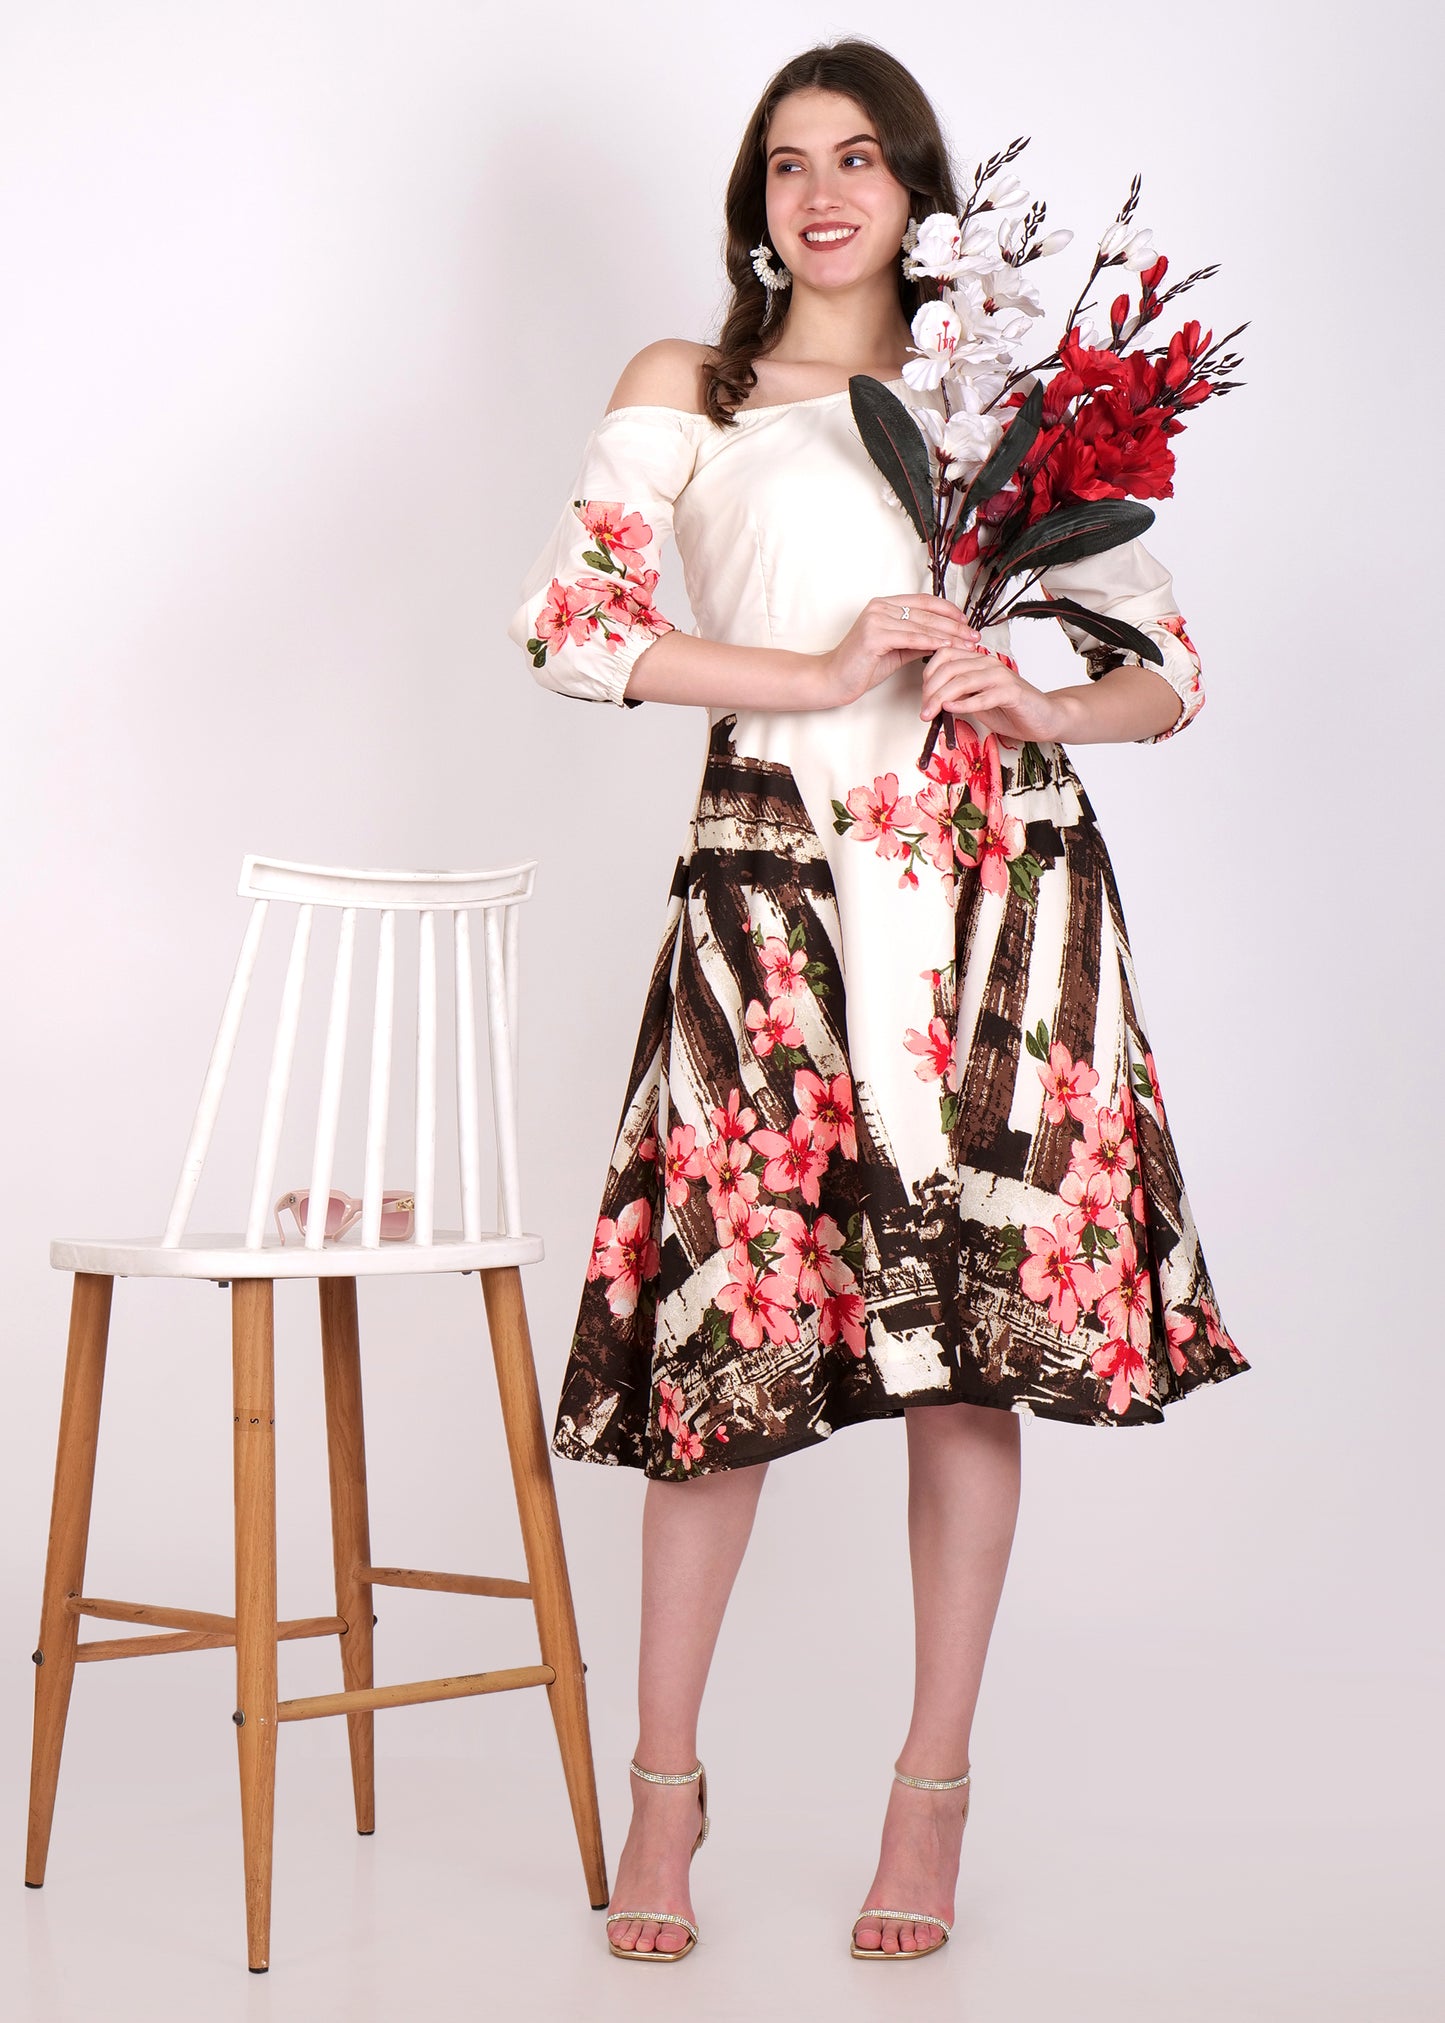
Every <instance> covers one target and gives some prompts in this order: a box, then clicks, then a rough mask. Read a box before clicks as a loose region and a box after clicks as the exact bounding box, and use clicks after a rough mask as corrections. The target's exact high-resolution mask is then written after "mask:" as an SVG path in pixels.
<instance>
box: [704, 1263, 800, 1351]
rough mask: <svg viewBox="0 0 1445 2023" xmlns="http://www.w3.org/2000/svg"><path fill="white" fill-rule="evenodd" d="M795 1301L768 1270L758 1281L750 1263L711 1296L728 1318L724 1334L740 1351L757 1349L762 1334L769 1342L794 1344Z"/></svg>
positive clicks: (791, 1292)
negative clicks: (729, 1319)
mask: <svg viewBox="0 0 1445 2023" xmlns="http://www.w3.org/2000/svg"><path fill="white" fill-rule="evenodd" d="M796 1298H797V1293H796V1291H795V1289H794V1287H793V1286H791V1285H790V1284H789V1283H788V1281H787V1279H785V1278H780V1277H779V1276H778V1274H777V1273H776V1272H771V1271H770V1272H768V1273H766V1274H765V1276H763V1277H761V1278H760V1277H759V1276H758V1274H757V1272H756V1271H755V1270H754V1269H753V1267H752V1265H751V1264H745V1265H744V1266H743V1268H742V1270H741V1271H740V1272H738V1273H736V1274H735V1275H734V1276H733V1277H732V1278H730V1279H729V1280H728V1281H727V1283H726V1284H725V1285H722V1286H719V1287H718V1290H717V1292H716V1293H715V1294H714V1296H713V1299H714V1304H715V1305H717V1306H719V1307H721V1308H722V1310H723V1312H724V1313H728V1314H731V1315H732V1319H731V1321H730V1322H729V1323H728V1333H729V1334H730V1335H731V1336H732V1338H733V1340H734V1341H735V1342H736V1343H737V1345H738V1347H739V1348H742V1349H760V1348H761V1347H762V1345H763V1336H764V1335H766V1336H767V1338H768V1340H769V1341H770V1342H795V1341H797V1339H798V1323H797V1319H796V1316H795V1315H794V1313H793V1306H794V1302H795V1300H796Z"/></svg>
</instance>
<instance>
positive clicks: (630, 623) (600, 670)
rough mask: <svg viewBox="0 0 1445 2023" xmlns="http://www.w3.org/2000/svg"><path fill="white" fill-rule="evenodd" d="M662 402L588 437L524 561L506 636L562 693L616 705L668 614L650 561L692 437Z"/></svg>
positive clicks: (666, 525) (685, 468)
mask: <svg viewBox="0 0 1445 2023" xmlns="http://www.w3.org/2000/svg"><path fill="white" fill-rule="evenodd" d="M681 422H682V417H680V416H676V415H674V414H673V413H672V410H670V409H667V408H617V409H614V410H613V411H612V413H611V414H609V415H607V416H605V417H604V418H603V420H602V422H601V423H600V424H599V426H598V427H597V429H595V430H594V431H593V434H592V436H591V438H590V440H589V442H588V444H587V448H586V451H585V453H584V455H583V460H582V469H581V472H580V473H579V477H578V483H577V486H576V491H575V495H574V497H573V498H572V500H571V502H570V505H569V507H568V509H567V511H566V512H565V513H564V514H563V515H562V516H561V518H560V520H559V521H558V523H557V526H556V527H555V528H554V530H553V533H552V537H551V539H550V541H549V542H548V543H547V546H546V547H545V549H544V550H543V552H542V554H541V555H540V556H539V557H538V558H537V561H536V563H535V564H534V565H533V568H532V571H531V574H530V576H529V579H528V583H527V586H526V592H525V596H524V599H523V602H522V604H521V606H520V608H519V609H518V610H517V612H516V613H515V615H514V616H513V619H512V623H511V625H510V627H509V628H508V630H509V634H510V637H511V638H512V639H513V640H514V641H515V642H516V643H517V644H518V645H519V646H521V647H523V649H524V650H525V651H526V652H527V653H528V654H529V655H530V656H531V661H532V666H533V669H534V670H535V671H536V674H537V678H538V680H539V681H541V682H542V683H543V684H544V685H545V686H546V687H548V688H553V689H557V690H559V691H560V692H561V693H562V694H564V695H573V696H579V697H583V698H585V699H587V700H589V701H597V702H614V703H621V702H624V701H626V700H628V698H626V697H625V696H624V694H623V691H624V690H625V688H626V686H627V681H628V677H629V675H630V674H631V672H632V669H633V665H634V664H635V662H636V660H637V658H638V656H639V655H640V654H641V653H642V652H643V651H644V649H645V648H646V647H648V646H650V645H651V644H652V642H653V640H654V639H659V638H661V636H662V634H663V633H664V632H671V631H673V630H674V627H673V624H672V621H671V620H670V619H668V618H666V617H664V616H663V614H662V612H661V611H660V610H659V609H658V608H657V604H656V601H655V594H656V590H657V582H658V566H657V565H658V560H659V557H660V554H661V550H662V546H663V543H664V541H665V540H666V538H667V535H668V533H669V532H670V530H671V526H672V504H673V501H674V499H675V498H676V496H677V494H678V492H679V491H680V490H681V489H682V487H683V485H684V484H685V483H686V482H687V477H688V473H689V471H690V469H691V462H692V448H693V437H692V434H691V432H690V431H689V430H688V429H687V428H686V427H685V426H682V425H680V424H681Z"/></svg>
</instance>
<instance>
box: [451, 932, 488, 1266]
mask: <svg viewBox="0 0 1445 2023" xmlns="http://www.w3.org/2000/svg"><path fill="white" fill-rule="evenodd" d="M452 935H453V944H454V952H455V957H456V995H455V1003H456V1035H457V1167H458V1171H459V1176H460V1182H461V1196H462V1235H463V1237H464V1238H465V1239H466V1240H467V1242H468V1243H475V1242H476V1241H477V1239H478V1238H479V1237H480V1236H481V1233H482V1160H481V1146H480V1144H479V1142H478V1135H477V1011H476V1003H475V993H474V991H473V987H472V931H471V922H470V920H469V919H468V917H467V914H466V913H465V912H464V911H463V909H462V908H461V907H458V908H457V909H456V911H455V912H454V913H453V915H452Z"/></svg>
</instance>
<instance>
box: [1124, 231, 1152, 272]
mask: <svg viewBox="0 0 1445 2023" xmlns="http://www.w3.org/2000/svg"><path fill="white" fill-rule="evenodd" d="M1156 257H1157V255H1156V254H1155V251H1154V234H1153V232H1152V231H1146V232H1136V233H1135V234H1134V236H1133V238H1132V239H1130V240H1129V242H1128V244H1127V245H1126V246H1125V248H1124V252H1123V262H1124V265H1125V266H1126V267H1132V268H1133V270H1134V272H1135V273H1136V274H1137V273H1138V272H1139V270H1140V269H1141V268H1144V267H1152V266H1153V264H1154V261H1155V259H1156Z"/></svg>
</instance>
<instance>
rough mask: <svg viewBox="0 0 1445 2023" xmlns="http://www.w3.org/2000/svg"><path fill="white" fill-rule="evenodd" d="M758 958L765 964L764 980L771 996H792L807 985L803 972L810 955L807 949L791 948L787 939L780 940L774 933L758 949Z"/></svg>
mask: <svg viewBox="0 0 1445 2023" xmlns="http://www.w3.org/2000/svg"><path fill="white" fill-rule="evenodd" d="M758 959H759V961H760V962H761V963H762V965H763V981H764V983H765V984H766V986H767V992H768V996H769V997H770V998H780V997H785V998H791V997H792V995H793V993H794V992H795V991H798V990H802V989H804V988H805V987H806V986H805V982H804V976H803V972H804V970H806V968H807V967H808V956H807V951H806V950H805V949H801V948H789V946H788V944H787V942H786V941H780V940H779V938H778V936H777V935H776V934H773V935H770V936H769V937H768V939H767V940H766V941H765V942H764V943H763V945H762V947H761V948H760V949H759V950H758Z"/></svg>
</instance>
